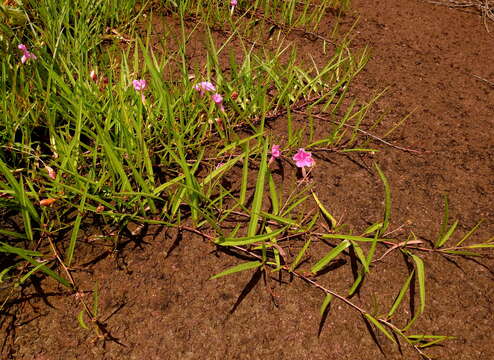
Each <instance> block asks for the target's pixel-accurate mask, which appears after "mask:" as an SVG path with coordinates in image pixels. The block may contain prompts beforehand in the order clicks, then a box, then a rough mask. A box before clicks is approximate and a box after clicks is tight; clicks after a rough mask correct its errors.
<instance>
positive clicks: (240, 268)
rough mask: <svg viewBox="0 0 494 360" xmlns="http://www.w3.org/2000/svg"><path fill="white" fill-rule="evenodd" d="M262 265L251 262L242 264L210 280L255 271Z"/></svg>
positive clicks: (258, 262) (257, 262)
mask: <svg viewBox="0 0 494 360" xmlns="http://www.w3.org/2000/svg"><path fill="white" fill-rule="evenodd" d="M261 265H262V263H261V262H260V261H249V262H246V263H242V264H239V265H236V266H234V267H231V268H229V269H227V270H225V271H222V272H220V273H219V274H216V275H213V276H211V277H210V278H209V280H212V279H218V278H220V277H222V276H226V275H230V274H234V273H237V272H240V271H245V270H250V269H255V268H258V267H259V266H261Z"/></svg>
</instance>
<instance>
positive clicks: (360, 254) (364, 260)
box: [351, 241, 369, 273]
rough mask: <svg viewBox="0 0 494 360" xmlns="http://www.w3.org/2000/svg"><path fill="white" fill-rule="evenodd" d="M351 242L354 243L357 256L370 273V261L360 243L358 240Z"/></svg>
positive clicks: (353, 246)
mask: <svg viewBox="0 0 494 360" xmlns="http://www.w3.org/2000/svg"><path fill="white" fill-rule="evenodd" d="M351 243H352V248H353V251H355V255H357V258H358V259H359V261H360V262H361V263H362V265H363V267H364V270H365V272H366V273H368V272H369V263H368V262H367V258H366V257H365V255H364V251H363V250H362V248H361V247H360V246H359V244H357V243H356V242H354V241H351Z"/></svg>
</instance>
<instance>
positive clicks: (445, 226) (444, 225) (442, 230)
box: [436, 195, 449, 243]
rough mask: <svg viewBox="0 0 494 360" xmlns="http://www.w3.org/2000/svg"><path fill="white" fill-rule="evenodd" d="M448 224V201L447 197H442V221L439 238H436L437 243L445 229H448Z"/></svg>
mask: <svg viewBox="0 0 494 360" xmlns="http://www.w3.org/2000/svg"><path fill="white" fill-rule="evenodd" d="M448 222H449V201H448V195H445V196H444V215H443V221H442V223H441V227H440V228H439V236H438V237H437V241H436V243H437V242H439V241H440V240H441V238H442V237H443V235H444V234H445V233H446V228H447V227H448Z"/></svg>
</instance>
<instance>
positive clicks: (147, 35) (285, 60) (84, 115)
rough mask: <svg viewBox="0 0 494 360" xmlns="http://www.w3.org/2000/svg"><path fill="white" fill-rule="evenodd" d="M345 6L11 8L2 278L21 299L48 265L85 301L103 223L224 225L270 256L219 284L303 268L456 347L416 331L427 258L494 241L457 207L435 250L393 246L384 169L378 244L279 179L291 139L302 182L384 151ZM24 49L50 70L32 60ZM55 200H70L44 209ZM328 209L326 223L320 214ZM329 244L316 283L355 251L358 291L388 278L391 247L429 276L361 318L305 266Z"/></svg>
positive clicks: (0, 132) (4, 68)
mask: <svg viewBox="0 0 494 360" xmlns="http://www.w3.org/2000/svg"><path fill="white" fill-rule="evenodd" d="M328 9H333V10H334V12H335V13H338V12H344V11H347V10H348V9H349V1H330V0H324V1H318V2H316V1H309V0H304V1H298V2H296V1H291V0H290V1H286V0H283V1H277V0H274V1H268V0H265V1H254V2H244V1H239V5H238V6H237V8H236V9H235V10H234V11H233V12H232V11H231V9H230V7H229V6H225V2H223V1H211V2H208V6H205V2H201V1H177V2H175V1H161V2H158V1H151V2H142V3H141V2H139V3H137V2H136V1H132V0H127V1H116V0H115V1H87V0H78V1H76V2H74V1H68V0H59V1H58V0H57V1H54V0H43V1H23V2H22V4H21V3H20V2H19V3H18V5H16V6H13V7H11V8H7V7H5V6H4V7H2V9H1V10H2V14H4V15H3V17H2V18H1V19H2V25H1V28H0V34H1V38H0V43H1V46H0V56H1V57H0V58H1V60H0V63H1V69H0V71H1V73H2V76H1V77H0V79H1V80H0V139H1V147H0V195H1V196H0V203H1V206H2V210H1V211H2V217H9V218H11V219H15V221H16V222H17V223H18V224H20V225H21V231H19V230H15V229H13V228H9V227H8V226H7V224H6V223H5V224H3V225H4V226H5V228H3V229H1V230H0V236H1V239H2V241H1V242H0V252H2V253H6V254H9V256H10V259H11V261H10V263H8V264H6V266H5V268H3V269H0V271H1V273H0V281H1V282H3V283H6V284H10V285H11V286H12V288H15V287H18V286H20V285H21V284H22V283H25V282H26V281H28V279H29V276H30V275H32V274H33V273H35V272H38V273H39V272H43V273H45V274H46V275H47V276H49V277H52V278H53V279H55V280H56V281H58V282H60V283H61V284H63V285H65V286H67V287H68V288H71V289H72V290H73V291H77V290H78V284H77V283H76V282H74V280H73V279H72V277H71V275H70V266H71V265H72V264H73V263H75V262H77V258H78V238H79V232H80V230H81V227H84V226H88V224H87V222H85V221H84V219H86V218H89V219H96V218H98V219H99V221H100V222H102V223H104V224H107V225H109V226H111V227H113V228H114V229H124V228H125V227H126V225H127V223H129V222H134V223H140V224H164V225H167V226H170V227H177V228H180V229H182V230H190V231H195V232H199V233H203V234H205V230H212V231H214V232H215V234H216V235H215V236H209V239H210V240H211V241H212V242H214V243H216V244H217V245H218V246H225V247H234V248H235V249H237V250H238V251H244V252H247V253H249V254H251V255H252V256H254V257H255V258H257V259H258V260H256V261H251V262H246V263H240V264H238V265H236V266H235V267H233V268H230V269H226V270H225V271H223V272H221V273H219V274H216V275H213V276H212V278H218V277H221V276H225V275H230V274H232V273H235V272H239V271H248V270H251V269H257V268H261V269H262V271H266V272H267V271H286V272H289V273H291V274H293V275H295V276H297V277H300V278H302V279H304V280H305V281H307V282H309V283H311V284H312V285H314V286H315V287H317V288H319V289H320V290H321V291H322V292H323V293H324V294H322V297H321V299H322V306H321V309H320V310H321V314H324V313H325V311H326V309H327V306H328V305H329V303H330V302H331V301H337V300H339V301H342V302H344V303H345V304H346V305H348V306H350V307H351V308H353V309H354V310H356V311H358V312H359V313H360V314H361V315H362V316H363V318H364V321H368V322H369V323H371V324H373V325H374V326H375V328H376V329H377V330H378V331H381V332H383V333H384V335H385V336H386V337H388V338H389V339H390V340H391V341H393V342H394V341H395V338H394V337H393V336H392V335H391V334H390V332H394V333H395V334H396V335H397V336H398V338H401V339H402V340H404V341H405V342H407V343H409V344H410V345H411V346H413V347H414V348H415V349H416V350H417V351H418V352H420V353H422V352H423V350H422V349H423V348H424V347H428V346H430V345H433V344H435V343H437V342H439V341H443V340H446V339H448V337H446V336H440V335H437V336H436V335H417V334H409V332H408V329H409V328H410V327H411V325H412V324H413V322H414V321H415V319H416V317H417V316H419V315H420V314H422V313H423V311H424V309H425V304H426V298H427V297H428V296H429V294H428V293H427V292H426V285H425V268H426V267H425V266H424V260H423V259H422V257H421V255H422V254H423V253H424V252H425V251H427V252H433V253H438V254H450V255H458V256H475V255H478V253H477V250H479V249H484V248H492V247H493V246H494V245H493V243H492V240H491V241H487V242H484V243H478V242H477V243H472V242H468V241H467V240H468V238H469V237H470V236H471V235H473V233H474V231H475V230H476V229H477V227H475V228H474V229H472V232H470V233H468V234H467V235H466V236H465V237H464V238H461V239H460V240H458V241H457V243H456V245H449V244H450V243H451V242H452V241H453V240H451V239H453V238H454V237H455V235H456V229H457V226H456V225H457V222H455V223H454V224H452V225H449V223H448V221H449V218H448V215H447V214H448V212H447V207H446V215H445V218H444V220H443V225H442V226H441V231H440V235H439V237H438V239H437V240H436V241H435V243H434V245H433V246H432V247H427V245H426V244H423V243H419V242H417V241H416V240H409V238H408V239H406V240H403V239H399V238H396V239H394V238H388V237H387V230H388V227H389V225H390V223H391V221H392V219H391V212H390V209H391V186H390V184H389V183H388V181H387V179H386V176H385V174H384V173H383V172H382V171H381V170H380V168H379V167H378V166H377V165H376V170H377V171H376V174H377V175H378V177H379V178H380V179H381V180H382V182H383V184H384V198H385V207H384V209H383V213H384V215H383V218H382V221H380V222H378V223H376V224H374V225H372V226H371V227H370V228H369V229H367V230H366V231H364V232H363V233H362V234H360V235H355V234H353V233H352V232H353V231H352V230H351V227H350V226H349V225H345V224H339V223H338V222H337V220H336V219H337V216H336V215H335V214H332V213H331V211H330V210H329V208H328V206H327V205H326V204H323V203H321V201H320V200H319V198H318V197H317V192H316V190H315V189H314V184H313V183H310V181H309V182H306V183H305V184H304V183H299V184H297V185H296V186H295V187H292V188H291V189H290V191H289V192H288V193H287V192H286V191H287V189H286V185H284V184H282V183H277V182H276V181H275V180H274V177H273V176H272V174H271V169H270V156H271V155H270V149H271V146H272V145H273V144H278V143H281V145H282V150H283V156H282V158H281V159H279V160H277V161H281V162H283V163H284V164H287V165H288V166H287V167H286V168H287V169H290V170H289V171H294V172H295V168H294V167H292V166H289V164H290V162H291V161H292V160H290V159H291V158H292V156H293V155H294V154H295V152H296V151H297V149H298V148H300V147H303V148H305V149H306V150H312V151H313V152H315V153H317V152H322V151H333V152H336V153H338V152H349V151H361V152H366V151H377V150H376V147H377V146H378V144H376V143H374V144H373V143H371V142H370V141H369V138H368V137H367V136H365V133H363V132H362V131H361V126H362V123H363V122H364V120H366V116H367V114H368V112H369V111H372V104H373V102H374V101H375V100H376V99H377V98H378V97H380V96H384V95H383V94H382V93H377V94H376V96H375V97H374V98H372V99H370V100H368V101H366V102H364V101H360V102H358V101H356V100H352V101H350V100H349V99H348V92H349V89H350V88H351V82H352V79H354V78H355V76H356V75H357V74H358V73H359V72H360V71H361V70H362V69H363V68H364V67H365V64H366V62H367V61H368V59H369V54H368V50H367V49H361V50H360V51H357V52H354V51H352V50H351V48H350V43H349V40H348V39H349V37H347V36H344V35H340V36H339V37H336V36H335V38H334V39H327V38H324V37H322V36H321V35H319V34H317V32H316V31H317V25H318V24H319V23H320V22H321V21H322V20H323V19H324V17H325V16H326V15H327V12H328ZM160 11H168V12H169V15H168V16H169V17H172V18H174V19H177V20H178V22H177V23H178V24H180V25H179V26H178V27H176V28H174V29H173V28H170V29H167V30H166V31H167V33H168V34H171V33H172V32H173V31H175V32H176V33H177V37H176V39H178V41H179V46H178V47H177V48H176V49H173V48H172V47H167V46H162V48H161V49H156V47H153V46H152V45H151V43H152V41H151V40H152V39H151V37H152V36H151V33H152V30H153V29H152V27H151V26H150V25H149V26H146V29H147V31H143V30H142V28H141V30H138V26H137V24H138V23H139V21H140V20H141V19H142V16H143V14H146V16H147V18H148V19H151V18H152V17H153V14H159V13H160ZM155 16H156V15H155ZM219 28H221V29H222V30H223V31H224V34H226V38H225V40H224V41H219V40H218V39H219V35H218V29H219ZM253 29H256V30H259V29H263V30H264V33H266V34H271V33H272V36H273V37H274V38H275V39H276V40H277V42H276V43H277V44H278V46H273V47H262V46H256V44H255V41H257V40H256V38H255V35H254V30H253ZM293 32H303V33H305V34H308V35H311V36H316V39H317V40H318V43H319V44H320V47H321V52H322V53H326V54H327V56H326V61H325V63H324V64H322V65H317V64H316V62H315V61H302V60H301V56H300V55H299V54H298V52H297V48H296V47H295V46H293V45H291V44H290V42H289V41H287V40H285V36H286V35H287V34H290V33H293ZM256 33H259V31H256ZM261 33H262V31H261ZM334 34H335V35H336V34H337V29H336V28H335V31H334ZM194 36H198V37H200V38H201V39H203V43H204V54H203V55H204V56H203V58H202V59H200V60H199V61H197V60H190V59H189V56H188V55H189V46H190V41H191V39H192V38H193V37H194ZM338 38H339V40H337V39H338ZM20 43H23V44H26V45H27V46H28V48H29V50H30V51H31V52H32V53H34V54H35V55H36V56H37V59H36V60H33V59H30V60H28V62H27V63H26V64H21V63H20V56H21V52H20V51H19V50H18V49H17V45H18V44H20ZM165 45H166V44H165ZM329 48H331V49H329ZM191 69H192V70H191ZM91 70H94V71H96V73H97V76H98V79H97V80H96V81H93V80H92V79H91V78H90V72H91ZM136 79H146V80H147V82H148V87H147V88H146V89H145V90H144V91H143V92H142V94H143V95H144V96H145V101H143V100H142V97H141V92H137V91H135V90H134V88H133V87H132V81H133V80H136ZM202 81H211V82H213V83H214V85H215V87H216V89H217V92H218V93H219V94H221V95H222V96H223V98H224V101H223V105H224V108H225V111H224V112H223V111H221V109H220V107H218V106H215V104H214V102H213V101H212V100H211V97H210V95H211V94H209V93H208V94H205V95H204V96H200V95H199V94H198V92H197V91H196V90H194V86H195V85H196V84H198V83H200V82H202ZM296 115H303V116H304V117H306V118H307V119H308V121H307V123H306V124H302V125H301V124H300V123H299V122H297V121H296V120H295V116H296ZM316 117H323V118H325V119H327V120H328V121H329V123H330V124H331V125H330V126H329V129H328V132H327V133H326V134H320V133H317V134H316V131H315V125H314V120H315V119H316ZM279 119H286V135H285V136H283V137H280V136H279V135H276V134H274V133H272V132H271V131H270V130H268V128H267V126H266V124H267V123H273V122H275V121H278V120H279ZM376 126H377V124H376ZM388 134H389V132H388ZM228 177H234V178H236V179H238V182H237V183H235V184H234V185H232V186H231V187H230V188H227V187H225V186H224V185H223V182H222V181H221V180H222V178H228ZM253 189H254V190H253ZM250 197H252V201H251V202H249V201H247V200H248V199H249V198H250ZM49 199H51V200H49ZM47 200H48V201H51V202H53V203H52V204H51V205H50V206H43V205H42V204H43V203H44V202H46V201H47ZM311 209H312V210H314V211H313V212H312V215H310V216H306V215H307V213H308V210H311ZM74 214H75V216H74ZM238 216H243V217H245V218H249V219H250V220H249V222H248V223H246V225H245V226H241V225H239V226H237V227H235V228H234V229H233V230H231V231H229V232H227V230H226V229H227V226H226V223H227V222H228V221H229V220H230V219H231V218H233V217H238ZM327 225H329V227H328V226H327ZM323 229H326V230H325V231H322V230H323ZM293 237H298V238H301V239H303V240H304V244H305V245H304V247H303V248H302V249H301V250H300V252H299V253H298V254H297V255H296V256H294V257H293V258H290V257H288V256H287V255H286V253H285V251H284V249H283V244H284V241H286V240H287V239H290V238H293ZM64 239H67V240H68V241H63V240H64ZM321 239H326V241H330V242H331V243H332V244H333V245H334V247H333V248H331V249H328V251H327V253H326V254H324V255H323V256H322V257H321V258H319V259H316V261H315V262H314V263H313V264H312V267H311V272H312V273H313V274H317V273H318V272H320V271H321V270H323V269H325V268H326V267H327V265H328V264H329V263H331V261H332V260H333V259H335V258H337V257H348V256H349V254H350V253H352V252H353V253H354V254H355V256H356V258H357V262H358V264H359V275H358V277H357V278H356V279H353V280H352V286H351V287H350V288H349V294H350V295H351V294H353V293H354V292H355V291H356V290H357V288H358V287H361V286H363V285H364V284H365V283H366V281H365V280H366V277H367V276H369V274H370V273H372V272H373V270H374V267H375V261H376V259H375V252H376V248H377V247H382V248H383V249H390V250H389V251H391V250H394V249H396V251H401V252H402V253H403V254H404V255H405V256H407V257H409V258H410V259H411V263H413V264H414V269H412V270H410V271H411V272H410V274H409V276H408V277H407V278H406V279H404V283H403V285H402V286H401V290H400V292H399V294H397V297H396V298H395V301H394V302H393V305H392V307H391V309H389V311H387V312H386V314H375V313H372V312H371V311H370V310H366V309H364V308H360V307H358V306H356V305H355V304H354V303H352V302H351V301H350V300H348V299H347V298H346V294H343V295H342V294H338V293H335V292H334V291H332V290H331V289H326V288H324V287H322V286H321V285H320V284H318V283H317V282H316V281H314V280H313V279H312V278H310V277H308V276H307V275H306V274H304V273H302V272H299V271H298V270H297V268H298V266H299V264H300V263H301V261H302V260H303V259H304V258H305V256H306V251H307V250H308V248H309V247H310V246H311V245H312V244H311V243H314V242H318V241H320V240H321ZM466 241H467V242H466ZM55 244H56V245H57V246H54V245H55ZM465 244H468V245H465ZM115 245H117V244H115ZM56 249H62V252H57V251H59V250H56ZM350 250H351V251H350ZM413 277H417V279H418V281H417V286H418V296H419V298H418V300H419V301H418V304H419V306H418V309H417V311H416V317H414V318H413V319H409V321H408V322H406V323H404V324H397V323H394V322H392V317H393V316H394V315H395V314H396V312H397V311H398V310H399V308H400V304H401V302H402V300H403V298H404V295H405V294H406V293H407V292H409V291H410V286H411V285H410V284H411V283H412V282H411V279H412V278H413ZM95 294H96V292H95ZM94 303H95V304H97V300H96V296H95V300H94ZM81 304H82V307H83V310H82V311H81V312H80V313H79V316H78V319H79V322H80V324H81V326H82V327H83V328H87V325H86V323H85V321H84V317H85V316H86V317H89V318H90V319H92V320H93V322H92V323H93V324H96V325H95V326H96V328H95V329H96V331H97V332H98V334H100V333H101V332H102V331H103V330H104V326H100V325H101V324H99V323H98V315H97V305H95V306H94V307H95V308H94V309H93V310H91V307H90V306H89V305H88V304H86V303H85V302H84V300H83V299H82V298H81ZM93 305H94V304H93ZM98 324H99V325H98Z"/></svg>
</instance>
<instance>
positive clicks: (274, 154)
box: [268, 145, 281, 164]
mask: <svg viewBox="0 0 494 360" xmlns="http://www.w3.org/2000/svg"><path fill="white" fill-rule="evenodd" d="M280 149H281V146H280V145H273V146H272V147H271V158H270V159H269V163H268V164H271V163H272V162H273V161H274V160H275V159H278V158H279V157H280V156H281V150H280Z"/></svg>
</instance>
